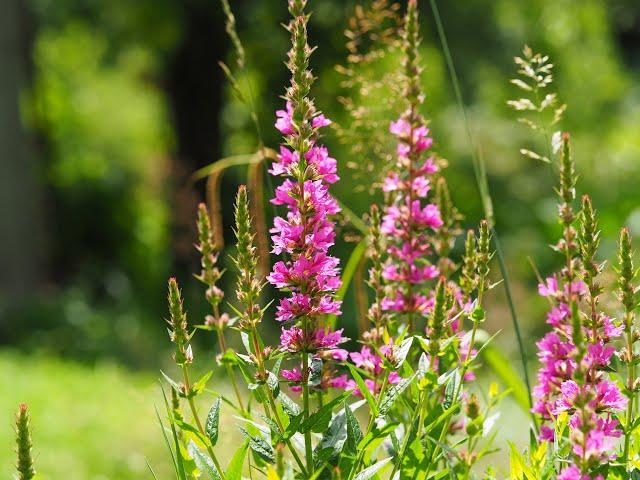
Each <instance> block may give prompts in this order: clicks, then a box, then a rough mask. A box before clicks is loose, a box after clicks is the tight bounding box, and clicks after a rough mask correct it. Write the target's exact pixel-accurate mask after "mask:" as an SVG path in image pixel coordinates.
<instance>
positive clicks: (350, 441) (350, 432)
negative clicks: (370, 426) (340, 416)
mask: <svg viewBox="0 0 640 480" xmlns="http://www.w3.org/2000/svg"><path fill="white" fill-rule="evenodd" d="M344 415H345V419H346V421H347V439H346V442H345V445H344V450H345V453H347V454H352V455H353V454H355V453H356V452H357V450H358V444H359V443H360V441H361V440H362V430H361V429H360V424H359V423H358V419H357V418H356V416H355V415H354V414H353V411H351V407H350V406H349V405H347V404H345V406H344Z"/></svg>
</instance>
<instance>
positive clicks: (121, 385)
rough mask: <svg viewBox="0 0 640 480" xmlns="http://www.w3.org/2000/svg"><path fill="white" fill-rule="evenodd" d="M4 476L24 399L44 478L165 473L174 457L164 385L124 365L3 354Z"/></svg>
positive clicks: (0, 461)
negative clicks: (162, 414) (166, 442)
mask: <svg viewBox="0 0 640 480" xmlns="http://www.w3.org/2000/svg"><path fill="white" fill-rule="evenodd" d="M0 378H2V388H0V391H1V392H2V394H0V411H2V412H3V419H2V421H1V422H0V477H2V478H13V476H12V475H13V472H14V470H13V464H14V455H13V451H14V443H13V442H14V440H13V428H12V424H13V417H12V413H11V412H15V411H16V409H17V406H18V404H19V403H20V402H27V403H28V404H29V407H30V410H31V415H32V426H33V441H34V456H35V460H36V467H37V470H38V473H39V474H40V478H43V479H47V478H50V479H54V478H64V479H67V480H73V479H78V480H80V479H83V480H87V479H95V480H97V479H116V478H117V479H122V480H126V479H133V478H136V479H140V478H151V477H150V475H149V473H148V470H147V466H146V463H145V459H149V462H150V463H151V464H152V465H153V467H154V469H155V471H156V473H157V474H158V476H159V478H166V477H167V476H168V474H169V471H168V470H167V469H168V468H169V463H168V461H167V460H168V457H166V455H165V451H164V446H163V444H162V443H161V442H162V440H161V436H160V435H159V430H158V428H159V427H158V424H157V422H156V420H155V414H154V403H158V404H159V399H160V393H159V387H158V384H157V383H156V381H155V378H154V376H153V375H151V374H133V373H130V372H127V371H126V370H124V369H123V368H122V367H118V366H115V365H111V364H101V365H97V366H95V367H89V366H81V365H78V364H76V363H72V362H65V361H61V360H58V359H53V358H48V357H39V356H36V357H29V356H24V355H18V354H15V353H11V352H1V353H0Z"/></svg>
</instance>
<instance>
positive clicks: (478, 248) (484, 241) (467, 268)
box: [460, 220, 493, 304]
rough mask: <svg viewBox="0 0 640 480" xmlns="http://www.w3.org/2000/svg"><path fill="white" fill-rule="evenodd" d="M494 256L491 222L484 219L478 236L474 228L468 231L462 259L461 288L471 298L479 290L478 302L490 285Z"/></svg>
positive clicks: (480, 301)
mask: <svg viewBox="0 0 640 480" xmlns="http://www.w3.org/2000/svg"><path fill="white" fill-rule="evenodd" d="M492 258H493V252H492V251H491V230H490V228H489V222H487V221H486V220H482V221H481V222H480V227H479V230H478V236H477V237H476V235H475V233H474V231H473V230H469V231H468V232H467V238H466V241H465V246H464V258H463V260H462V267H461V272H460V273H461V275H460V288H461V289H462V292H463V293H464V294H465V296H466V297H467V298H471V296H472V294H473V292H474V291H476V290H477V292H478V304H480V303H482V297H483V295H484V292H486V291H487V290H488V289H489V287H490V285H489V279H488V277H489V264H490V262H491V259H492Z"/></svg>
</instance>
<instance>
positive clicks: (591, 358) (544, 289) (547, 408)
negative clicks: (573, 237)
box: [533, 275, 627, 480]
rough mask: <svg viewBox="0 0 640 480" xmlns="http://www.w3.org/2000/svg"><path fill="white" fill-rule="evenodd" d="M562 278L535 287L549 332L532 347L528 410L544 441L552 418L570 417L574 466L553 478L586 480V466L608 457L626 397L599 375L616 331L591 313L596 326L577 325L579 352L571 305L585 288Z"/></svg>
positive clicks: (550, 437) (580, 298)
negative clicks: (534, 374) (534, 365)
mask: <svg viewBox="0 0 640 480" xmlns="http://www.w3.org/2000/svg"><path fill="white" fill-rule="evenodd" d="M563 279H564V275H560V276H556V275H554V276H551V277H549V278H547V279H546V280H545V281H544V282H543V283H541V284H540V285H539V287H538V291H539V293H540V295H542V296H544V297H547V298H548V299H549V300H550V301H551V305H552V306H551V309H550V310H549V313H548V314H547V323H548V324H549V325H551V326H552V330H551V331H550V332H548V333H547V334H546V335H545V336H544V337H543V338H542V340H540V341H539V342H538V343H537V345H538V358H539V360H540V363H541V366H540V369H539V370H538V384H537V385H536V387H535V388H534V391H533V394H534V398H535V404H534V407H533V412H535V413H537V414H539V415H541V417H542V419H543V425H542V426H541V434H540V437H541V439H542V440H544V441H553V440H554V435H555V430H554V425H553V421H554V419H555V418H556V417H557V416H558V415H560V414H561V413H563V412H567V413H568V414H569V415H570V418H569V425H570V433H569V441H570V443H571V445H572V453H573V456H574V459H575V461H576V462H577V463H579V464H580V466H578V465H576V464H572V465H569V466H568V467H566V468H564V469H563V471H562V472H561V474H560V476H559V477H558V479H563V480H574V479H576V480H592V479H591V477H590V476H589V475H586V474H585V473H584V472H585V469H586V466H588V465H598V464H599V463H600V462H604V461H607V460H609V459H611V458H612V454H611V452H612V450H613V447H614V445H615V443H616V441H617V439H618V438H619V437H620V436H621V434H622V432H621V430H620V429H619V428H618V421H617V420H616V419H615V418H613V413H614V412H616V411H619V410H623V409H624V408H625V407H626V404H627V398H626V397H625V396H624V395H622V393H621V392H620V390H619V388H618V386H617V385H616V384H615V383H613V382H611V381H609V380H608V378H607V374H606V372H605V370H606V368H607V367H608V366H609V364H610V361H611V357H612V356H613V355H614V353H615V349H614V348H613V347H612V346H611V345H610V341H611V338H613V337H617V336H619V335H620V334H621V333H622V329H621V327H617V326H615V325H614V323H613V321H612V320H611V319H610V318H609V317H607V316H606V315H604V314H603V313H601V312H596V319H595V325H596V327H595V328H594V327H593V325H590V326H588V327H587V326H586V325H581V326H580V329H581V330H580V331H581V332H582V336H583V339H582V341H583V342H584V343H583V347H582V350H581V349H580V348H579V347H578V346H576V343H575V342H574V339H573V328H575V326H573V325H572V321H571V317H572V313H571V311H572V308H571V305H572V304H574V305H578V304H579V303H580V302H581V301H584V300H585V299H586V297H587V295H588V289H587V287H586V285H585V284H584V283H583V282H582V281H579V280H575V281H573V282H572V284H571V285H568V284H567V282H566V281H564V280H563ZM572 302H573V303H572ZM576 314H577V313H576ZM597 478H598V477H595V478H594V479H593V480H595V479H597ZM600 478H601V477H600Z"/></svg>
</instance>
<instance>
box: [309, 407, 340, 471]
mask: <svg viewBox="0 0 640 480" xmlns="http://www.w3.org/2000/svg"><path fill="white" fill-rule="evenodd" d="M345 426H346V418H345V414H344V412H342V411H341V412H338V413H337V414H336V415H334V416H333V418H332V419H331V422H330V423H329V426H328V428H327V429H326V431H325V432H324V434H323V435H322V440H320V443H318V445H317V447H316V448H315V450H314V451H313V456H314V459H315V463H316V465H318V464H320V463H322V462H324V461H326V460H328V459H329V458H331V457H332V456H333V455H335V454H339V453H340V451H341V450H342V449H343V445H344V442H345V440H346V438H347V429H346V428H345Z"/></svg>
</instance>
